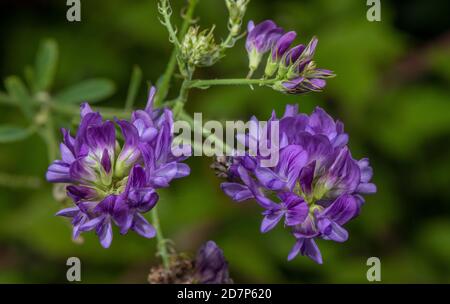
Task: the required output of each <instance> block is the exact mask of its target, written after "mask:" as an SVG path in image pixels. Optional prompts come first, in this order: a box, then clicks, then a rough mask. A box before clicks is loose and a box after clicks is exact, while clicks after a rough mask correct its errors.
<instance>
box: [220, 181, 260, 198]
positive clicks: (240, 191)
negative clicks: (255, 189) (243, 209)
mask: <svg viewBox="0 0 450 304" xmlns="http://www.w3.org/2000/svg"><path fill="white" fill-rule="evenodd" d="M220 187H221V188H222V190H223V192H225V194H226V195H228V196H229V197H231V199H233V200H234V201H236V202H242V201H245V200H248V199H251V198H253V197H254V196H253V193H252V192H251V191H250V190H249V189H248V187H247V186H244V185H241V184H238V183H222V184H221V185H220Z"/></svg>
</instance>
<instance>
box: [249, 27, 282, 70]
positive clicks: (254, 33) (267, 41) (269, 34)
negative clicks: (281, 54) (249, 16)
mask: <svg viewBox="0 0 450 304" xmlns="http://www.w3.org/2000/svg"><path fill="white" fill-rule="evenodd" d="M247 31H248V35H247V41H246V43H245V47H246V49H247V53H248V57H249V68H250V70H251V71H254V70H256V69H257V68H258V66H259V63H260V62H261V59H262V56H263V55H264V54H266V53H267V52H268V51H270V50H271V48H272V46H274V45H275V44H276V43H277V41H278V40H279V39H280V37H281V36H282V35H283V34H284V31H283V29H282V28H280V27H278V26H277V25H276V24H275V22H273V21H272V20H266V21H263V22H261V23H259V24H257V25H255V24H254V22H253V21H250V22H249V23H248V26H247Z"/></svg>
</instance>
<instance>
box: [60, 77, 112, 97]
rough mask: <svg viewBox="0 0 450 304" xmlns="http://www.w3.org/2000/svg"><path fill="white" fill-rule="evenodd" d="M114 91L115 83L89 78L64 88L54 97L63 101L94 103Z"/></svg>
mask: <svg viewBox="0 0 450 304" xmlns="http://www.w3.org/2000/svg"><path fill="white" fill-rule="evenodd" d="M114 91H115V85H114V83H113V82H112V81H111V80H108V79H100V78H98V79H90V80H85V81H83V82H80V83H78V84H76V85H73V86H71V87H68V88H66V89H65V90H63V91H61V92H60V93H59V94H57V95H56V96H55V99H56V100H58V101H60V102H63V103H81V102H85V101H86V102H89V103H94V102H98V101H101V100H103V99H105V98H108V97H109V96H111V95H112V94H113V93H114Z"/></svg>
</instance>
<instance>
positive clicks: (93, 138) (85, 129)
mask: <svg viewBox="0 0 450 304" xmlns="http://www.w3.org/2000/svg"><path fill="white" fill-rule="evenodd" d="M154 95H155V88H152V89H151V91H150V96H149V100H148V103H147V106H146V108H145V110H137V111H135V112H133V113H132V117H131V120H130V121H127V120H119V119H116V120H115V122H113V121H109V120H106V121H104V120H103V118H102V116H101V115H100V113H97V112H93V111H92V110H91V108H90V107H89V105H88V104H87V103H85V104H83V105H81V122H80V126H79V129H78V132H77V134H76V136H75V137H72V136H71V135H70V132H69V131H68V130H66V129H62V133H63V142H62V143H61V145H60V150H61V160H56V161H54V162H53V163H52V164H51V165H50V166H49V168H48V171H47V174H46V178H47V180H48V181H49V182H53V183H65V184H68V185H67V187H66V190H67V195H68V196H69V197H70V198H71V199H72V200H73V202H74V206H73V207H70V208H67V209H63V210H61V211H59V212H58V213H57V215H60V216H65V217H69V218H72V225H73V238H74V239H76V238H77V237H78V236H79V235H80V233H81V232H85V231H91V230H94V231H95V232H96V233H97V235H98V237H99V239H100V243H101V245H102V246H103V247H105V248H108V247H109V246H110V245H111V242H112V237H113V236H112V224H113V223H114V224H116V225H117V226H118V227H119V228H120V233H121V234H126V233H127V232H128V231H129V230H133V231H135V232H136V233H138V234H139V235H141V236H143V237H146V238H152V237H154V236H155V229H154V227H153V226H152V225H151V224H150V223H149V222H148V221H147V220H146V219H145V217H144V216H143V214H144V213H146V212H148V211H150V210H151V209H152V208H153V207H154V206H155V204H156V203H157V201H158V199H159V197H158V194H157V192H156V190H157V189H158V188H163V187H167V186H169V183H170V182H171V181H172V180H173V179H175V178H181V177H184V176H187V175H189V173H190V169H189V167H188V166H187V165H186V164H183V163H180V162H181V161H183V160H184V159H185V158H186V157H175V156H174V155H173V154H172V150H171V146H172V140H173V135H172V128H173V117H172V112H171V111H170V110H168V109H161V110H153V98H154ZM116 126H118V127H119V128H120V130H121V134H116ZM120 137H121V138H123V143H122V144H120V143H119V142H120V141H119V140H118V138H120ZM185 148H186V149H190V147H185ZM184 155H186V154H184Z"/></svg>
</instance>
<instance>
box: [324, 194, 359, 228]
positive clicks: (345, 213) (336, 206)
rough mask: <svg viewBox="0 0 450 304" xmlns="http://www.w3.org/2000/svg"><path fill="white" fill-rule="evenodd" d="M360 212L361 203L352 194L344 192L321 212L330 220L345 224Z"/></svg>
mask: <svg viewBox="0 0 450 304" xmlns="http://www.w3.org/2000/svg"><path fill="white" fill-rule="evenodd" d="M358 213H359V204H358V202H357V200H356V199H355V197H353V196H352V195H348V194H344V195H341V196H340V197H338V198H337V199H336V200H335V201H334V202H333V203H332V204H331V205H330V206H328V207H327V208H326V209H325V210H324V211H323V212H322V214H321V216H324V217H327V218H329V219H330V220H332V221H334V222H336V223H338V224H339V225H344V224H345V223H347V222H348V221H350V220H351V219H352V218H354V217H355V216H356V215H358Z"/></svg>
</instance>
